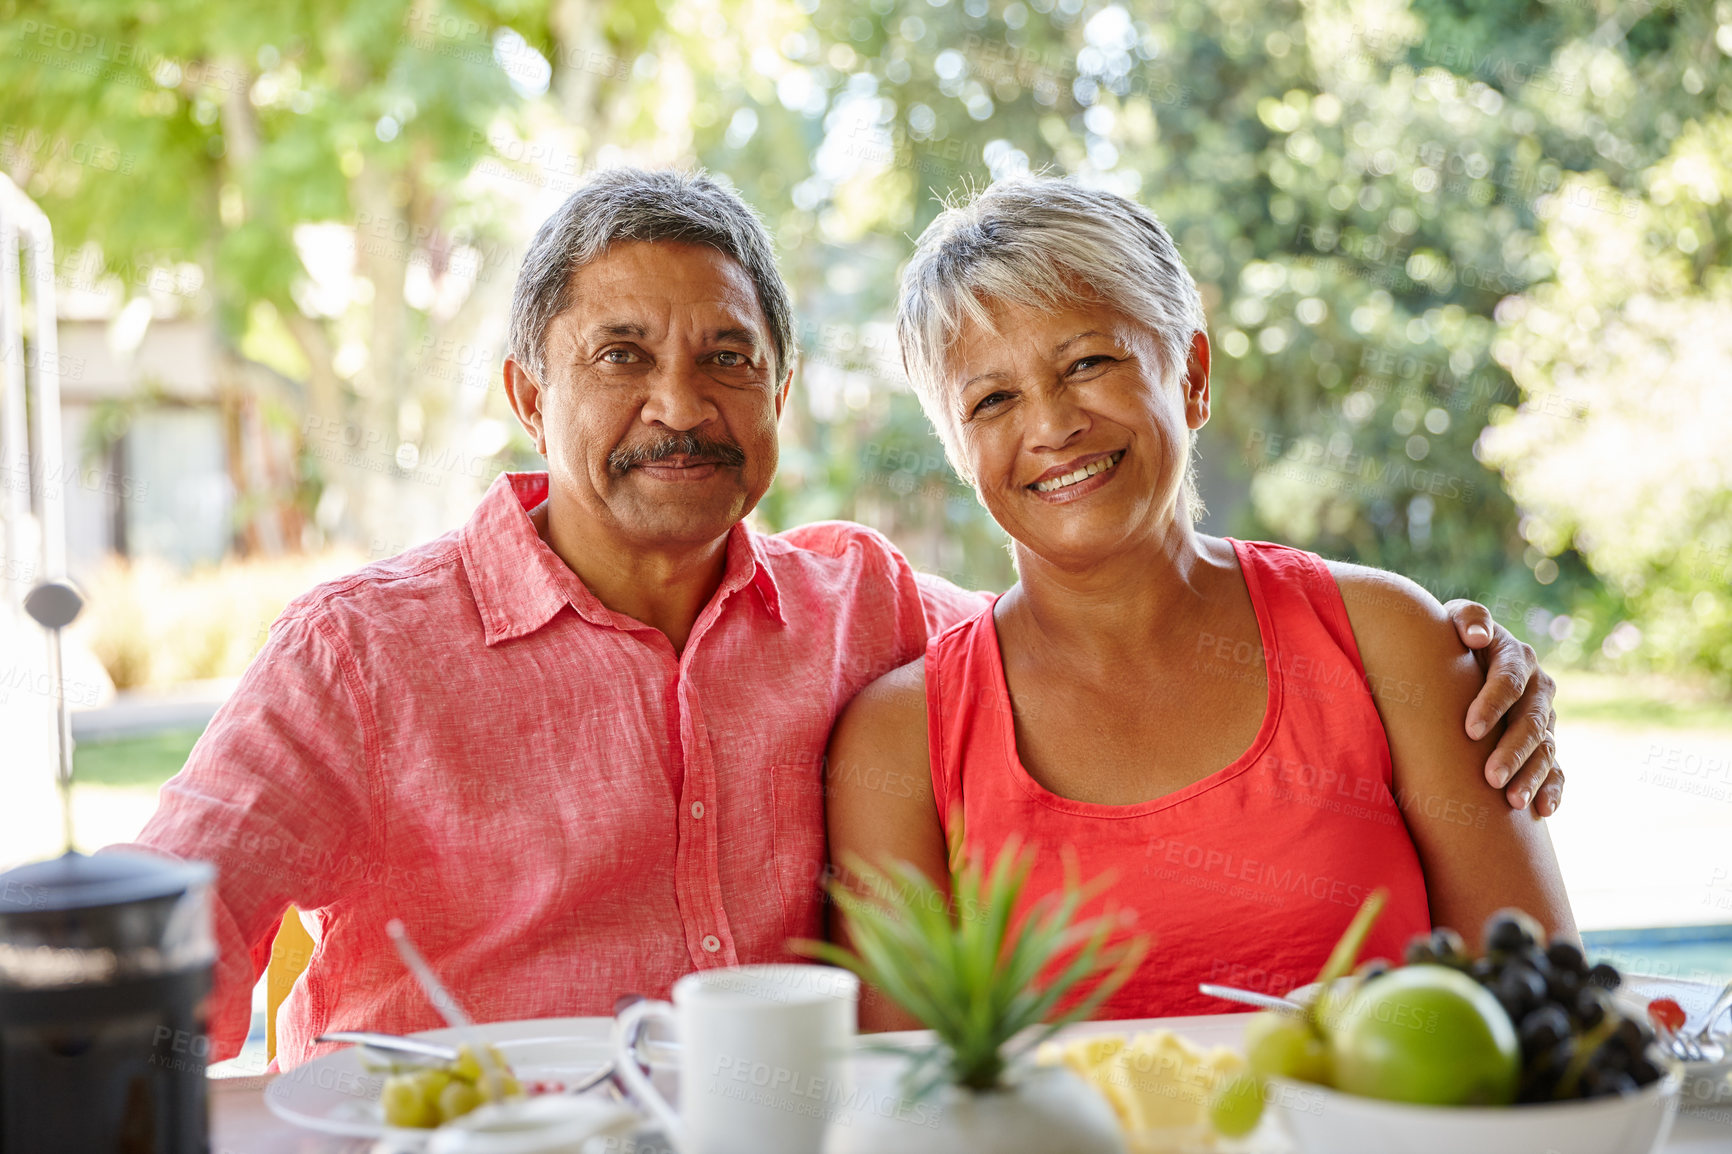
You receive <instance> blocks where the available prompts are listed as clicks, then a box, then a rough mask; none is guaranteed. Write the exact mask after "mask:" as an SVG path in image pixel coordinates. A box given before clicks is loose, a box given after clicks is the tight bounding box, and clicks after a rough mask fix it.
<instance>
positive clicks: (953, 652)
mask: <svg viewBox="0 0 1732 1154" xmlns="http://www.w3.org/2000/svg"><path fill="white" fill-rule="evenodd" d="M997 600H998V599H997V598H996V597H995V598H993V602H994V604H996V603H997ZM925 670H926V741H927V746H926V748H927V750H928V758H927V760H928V761H929V762H930V763H931V766H932V800H933V801H934V803H936V805H937V806H938V820H939V822H940V824H941V825H942V826H943V829H944V832H945V834H946V835H947V836H948V835H949V833H950V822H951V819H952V817H953V816H954V815H956V814H960V813H961V812H962V797H963V781H962V767H963V764H964V763H965V762H973V763H974V764H977V765H980V766H981V767H983V768H985V767H988V766H994V765H999V764H1007V762H1005V760H1004V759H1005V757H1006V756H1007V755H1008V756H1009V757H1014V756H1015V753H1016V744H1015V740H1016V739H1015V736H1014V734H1015V729H1014V727H1011V726H1010V725H1009V723H1010V720H1011V706H1010V690H1009V688H1008V686H1006V685H1005V681H1004V670H1003V666H1002V664H1001V662H1000V659H999V653H998V631H997V630H996V629H994V628H993V626H992V606H990V605H989V606H987V608H986V609H985V610H983V611H982V612H980V613H978V614H976V615H975V616H973V617H971V618H969V619H968V620H966V621H960V622H958V623H957V624H955V625H952V626H951V627H950V628H949V629H946V630H945V631H944V632H942V633H940V634H939V635H938V636H937V637H934V638H933V639H932V641H931V642H930V643H929V644H928V645H927V646H926V666H925ZM1007 729H1008V731H1009V733H1010V734H1011V736H1010V738H1009V745H1008V747H1007V746H1006V743H1005V736H1004V735H1005V733H1006V731H1007ZM983 755H984V756H983ZM994 755H996V756H994Z"/></svg>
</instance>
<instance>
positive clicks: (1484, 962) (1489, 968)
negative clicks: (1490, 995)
mask: <svg viewBox="0 0 1732 1154" xmlns="http://www.w3.org/2000/svg"><path fill="white" fill-rule="evenodd" d="M1502 969H1503V967H1502V966H1500V965H1499V964H1498V963H1496V962H1494V961H1492V960H1491V959H1490V958H1475V959H1474V962H1473V965H1471V966H1469V967H1468V973H1470V974H1472V975H1473V980H1474V981H1476V982H1478V983H1479V984H1480V985H1482V986H1489V985H1490V984H1491V982H1492V979H1494V978H1496V977H1497V975H1498V972H1499V971H1500V970H1502Z"/></svg>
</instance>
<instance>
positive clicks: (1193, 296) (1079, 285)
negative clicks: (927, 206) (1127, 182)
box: [896, 177, 1205, 519]
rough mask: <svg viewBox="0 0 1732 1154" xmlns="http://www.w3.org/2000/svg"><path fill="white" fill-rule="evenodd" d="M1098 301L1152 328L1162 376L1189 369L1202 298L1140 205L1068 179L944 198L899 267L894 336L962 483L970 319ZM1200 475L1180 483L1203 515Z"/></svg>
mask: <svg viewBox="0 0 1732 1154" xmlns="http://www.w3.org/2000/svg"><path fill="white" fill-rule="evenodd" d="M1097 301H1104V302H1106V303H1107V304H1109V305H1111V306H1112V307H1114V308H1116V309H1118V310H1120V311H1121V312H1123V313H1125V314H1126V315H1127V316H1130V317H1131V318H1133V319H1134V320H1137V321H1139V322H1141V323H1142V324H1143V325H1145V326H1147V328H1148V329H1149V331H1150V332H1151V333H1152V334H1153V335H1154V337H1155V344H1156V348H1157V349H1158V350H1159V356H1160V361H1161V364H1160V369H1161V373H1162V377H1163V379H1164V380H1171V379H1172V377H1173V376H1174V375H1176V374H1178V373H1182V372H1183V371H1184V370H1185V366H1186V363H1187V361H1188V359H1189V357H1190V348H1191V339H1192V338H1193V337H1194V336H1195V335H1196V334H1197V333H1199V332H1202V331H1204V324H1205V321H1204V317H1203V299H1202V297H1201V295H1200V294H1199V293H1198V292H1197V282H1196V281H1194V280H1192V279H1191V274H1190V271H1189V270H1188V269H1186V268H1185V262H1184V261H1182V260H1180V259H1179V250H1178V247H1177V246H1176V245H1174V244H1173V238H1172V237H1171V236H1169V235H1168V234H1167V230H1166V229H1165V228H1164V227H1162V225H1161V222H1160V221H1159V220H1157V219H1156V218H1155V215H1154V214H1153V213H1151V212H1150V211H1149V210H1148V209H1146V208H1144V207H1142V206H1141V205H1139V204H1137V203H1136V202H1135V201H1132V200H1129V199H1127V198H1125V197H1122V196H1119V195H1117V194H1116V193H1111V192H1106V191H1104V190H1101V189H1093V188H1084V187H1083V186H1081V185H1079V184H1075V183H1073V182H1071V181H1069V180H1060V179H1054V178H1050V177H1027V178H1022V179H1016V180H1006V181H1001V182H999V183H997V184H994V185H991V186H989V187H988V188H986V189H985V190H984V191H983V192H981V193H979V195H977V196H975V197H974V198H973V199H972V200H970V201H967V202H959V203H954V204H951V205H949V206H947V207H946V208H945V210H944V211H943V212H942V213H940V214H939V216H938V219H936V220H934V221H933V222H932V223H931V224H930V225H928V226H927V228H926V231H925V232H924V233H922V234H921V236H920V241H919V243H918V244H917V245H916V246H915V250H914V256H913V257H912V259H910V261H909V262H908V268H907V270H906V271H905V272H904V273H903V274H902V292H901V300H900V304H899V306H898V309H897V317H896V334H897V338H898V340H899V341H900V342H901V345H902V364H903V368H904V369H906V370H907V373H908V379H909V381H910V383H912V384H913V386H914V391H915V393H916V395H918V396H919V398H920V403H921V405H922V407H924V408H925V410H926V415H927V416H928V417H929V418H930V419H931V421H932V423H933V425H934V426H935V427H936V428H937V430H938V435H939V439H940V440H942V441H943V442H944V447H945V451H946V452H947V453H948V454H949V456H950V462H951V464H952V465H953V466H954V467H955V468H956V471H957V472H958V473H959V474H960V475H961V476H962V477H963V478H964V479H965V480H968V481H970V482H971V483H972V481H973V478H972V477H970V476H969V474H968V469H967V465H966V463H965V462H964V461H963V460H962V457H961V453H960V452H959V444H958V440H959V436H960V426H961V422H960V414H958V413H957V412H956V411H955V402H954V400H953V399H952V398H949V397H948V396H947V389H946V384H945V382H946V380H947V378H948V376H949V361H948V356H949V353H950V349H951V346H952V344H953V343H954V342H955V340H956V338H957V336H958V334H959V333H960V332H961V330H962V327H963V326H964V325H965V324H976V325H980V326H983V327H985V328H987V329H991V328H992V319H991V315H990V313H989V311H988V310H989V308H990V307H991V306H992V305H995V304H1000V303H1003V304H1012V305H1021V306H1025V307H1031V308H1054V307H1059V308H1063V307H1073V306H1079V305H1080V306H1085V307H1086V306H1087V305H1089V304H1092V303H1095V302H1097ZM1195 440H1196V436H1195V434H1194V433H1193V434H1192V437H1191V441H1192V443H1194V442H1195ZM1189 455H1190V454H1189V451H1188V448H1187V457H1189ZM1195 472H1196V469H1195V463H1194V462H1192V463H1191V464H1190V465H1189V466H1188V467H1187V469H1186V474H1185V482H1184V498H1185V501H1186V506H1187V510H1188V511H1189V513H1190V515H1191V517H1192V518H1193V519H1195V518H1196V517H1198V516H1200V515H1201V511H1202V507H1201V505H1200V504H1199V503H1198V501H1197V495H1196V479H1195Z"/></svg>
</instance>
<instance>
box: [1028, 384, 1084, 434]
mask: <svg viewBox="0 0 1732 1154" xmlns="http://www.w3.org/2000/svg"><path fill="white" fill-rule="evenodd" d="M1028 413H1029V422H1028V437H1029V441H1030V443H1029V447H1030V448H1032V449H1062V448H1064V447H1065V446H1066V445H1068V444H1069V443H1070V442H1071V441H1073V440H1075V439H1076V437H1077V435H1078V434H1080V433H1082V432H1083V431H1084V430H1085V429H1087V428H1088V414H1086V413H1084V412H1083V410H1082V409H1081V407H1080V406H1078V405H1077V404H1076V403H1075V401H1074V400H1073V399H1072V398H1071V397H1070V395H1069V394H1068V393H1067V392H1066V391H1065V390H1063V389H1053V390H1047V391H1043V392H1041V393H1038V394H1036V395H1035V396H1034V397H1032V398H1030V403H1029V406H1028Z"/></svg>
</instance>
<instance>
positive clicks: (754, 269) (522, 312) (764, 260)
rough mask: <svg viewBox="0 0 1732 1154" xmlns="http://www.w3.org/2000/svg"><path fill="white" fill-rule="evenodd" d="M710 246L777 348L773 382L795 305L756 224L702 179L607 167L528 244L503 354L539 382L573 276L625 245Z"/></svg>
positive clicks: (732, 197)
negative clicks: (725, 261) (754, 298)
mask: <svg viewBox="0 0 1732 1154" xmlns="http://www.w3.org/2000/svg"><path fill="white" fill-rule="evenodd" d="M634 240H641V241H677V242H681V243H684V244H701V245H708V246H709V247H710V248H713V249H716V250H717V251H719V252H722V253H726V254H727V255H728V256H731V257H733V258H734V259H735V260H736V261H738V262H739V263H740V266H741V267H742V268H744V269H745V270H746V275H748V276H750V277H751V278H752V283H753V284H754V285H756V286H757V290H758V307H759V308H761V309H763V310H764V320H765V321H766V322H767V323H768V325H769V329H770V339H771V340H772V341H774V342H775V345H776V350H775V351H776V383H777V384H780V383H781V382H782V380H783V379H784V378H785V377H786V376H787V375H788V367H789V366H790V365H791V364H793V361H794V352H795V348H794V306H793V302H792V301H791V300H790V298H789V296H788V286H787V285H786V284H785V283H784V282H783V281H782V274H781V273H780V272H778V271H777V269H776V253H775V248H774V246H773V245H772V244H771V243H770V234H769V232H768V231H766V230H765V228H764V224H763V221H761V220H759V219H758V215H757V214H756V213H755V212H753V211H752V209H751V206H750V205H748V204H747V203H746V202H745V201H743V200H741V199H740V198H739V196H738V195H737V194H736V193H734V192H733V190H731V189H728V188H724V187H722V186H721V185H720V184H717V183H716V182H715V181H714V180H712V179H710V177H709V176H707V175H705V174H704V173H702V172H674V171H671V170H656V171H650V170H646V169H641V168H610V169H605V170H603V171H601V172H598V173H596V174H595V175H593V176H591V177H590V178H589V179H588V180H586V181H585V182H584V183H583V185H582V187H580V188H579V189H578V190H577V191H576V192H574V193H572V194H571V195H570V196H569V197H567V198H566V201H565V203H564V204H562V205H560V206H559V211H557V212H555V213H554V214H553V215H552V216H550V217H548V218H547V220H546V222H544V223H543V224H542V226H541V228H540V229H539V230H538V231H537V232H536V234H535V239H534V240H532V241H530V242H529V251H528V252H526V253H525V254H524V256H523V268H522V269H521V270H520V271H519V272H518V274H517V287H516V289H515V290H514V291H513V293H512V296H511V330H510V335H509V336H508V338H507V346H508V347H507V355H509V356H510V357H511V359H512V360H514V361H516V362H517V363H518V364H520V365H523V366H525V367H526V368H528V369H529V371H530V372H531V373H533V374H534V375H535V376H536V377H537V378H538V379H539V380H541V381H542V382H544V383H545V382H546V380H547V363H546V355H545V351H546V344H547V326H548V325H550V324H552V323H553V318H554V317H557V316H558V315H559V314H560V313H562V312H564V311H565V310H566V309H568V308H570V307H571V305H572V291H573V284H572V282H573V275H572V274H574V273H575V272H576V271H577V270H578V269H580V268H582V267H583V266H584V265H586V264H588V263H589V262H590V261H592V260H595V259H596V258H598V257H600V256H602V255H603V254H605V253H606V252H607V250H608V248H609V247H610V246H612V245H614V244H616V243H619V242H623V241H634Z"/></svg>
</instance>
